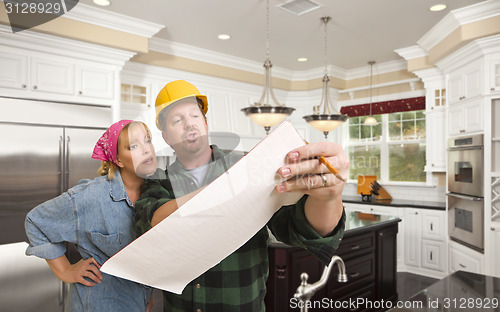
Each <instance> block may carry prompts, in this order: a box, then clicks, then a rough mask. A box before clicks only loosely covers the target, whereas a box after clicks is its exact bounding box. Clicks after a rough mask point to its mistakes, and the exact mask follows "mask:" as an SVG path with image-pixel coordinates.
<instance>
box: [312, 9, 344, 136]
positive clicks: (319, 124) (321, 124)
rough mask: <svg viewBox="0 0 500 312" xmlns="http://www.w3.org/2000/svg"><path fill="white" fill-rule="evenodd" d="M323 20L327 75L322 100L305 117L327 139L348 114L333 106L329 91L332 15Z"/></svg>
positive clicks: (324, 80)
mask: <svg viewBox="0 0 500 312" xmlns="http://www.w3.org/2000/svg"><path fill="white" fill-rule="evenodd" d="M321 20H322V21H323V23H324V24H325V75H324V76H323V93H322V94H321V102H320V103H319V105H318V106H314V108H313V110H314V112H313V114H312V115H307V116H304V117H303V118H304V119H305V120H306V121H307V122H308V123H309V124H310V125H311V126H313V127H314V128H315V129H317V130H319V131H322V132H323V133H324V135H325V139H326V138H327V137H328V133H329V132H330V131H332V130H334V129H336V128H337V127H339V126H340V125H341V124H342V123H343V122H345V121H346V120H347V118H349V117H347V115H342V114H341V113H339V112H338V111H337V110H335V108H334V107H333V104H332V103H330V93H329V92H328V91H329V90H328V82H329V81H330V77H328V67H327V59H328V54H327V28H326V25H327V23H328V21H330V17H329V16H327V17H322V18H321Z"/></svg>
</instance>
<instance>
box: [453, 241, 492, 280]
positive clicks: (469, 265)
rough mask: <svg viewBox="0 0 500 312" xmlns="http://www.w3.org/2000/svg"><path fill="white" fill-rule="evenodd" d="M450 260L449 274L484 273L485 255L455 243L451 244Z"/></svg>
mask: <svg viewBox="0 0 500 312" xmlns="http://www.w3.org/2000/svg"><path fill="white" fill-rule="evenodd" d="M449 259H450V265H449V270H450V272H449V273H453V272H456V271H467V272H472V273H478V274H483V273H484V269H483V266H484V265H483V263H484V255H483V254H481V253H479V252H477V251H475V250H472V249H470V248H467V247H465V246H463V245H461V244H459V243H456V242H454V241H451V242H450V248H449Z"/></svg>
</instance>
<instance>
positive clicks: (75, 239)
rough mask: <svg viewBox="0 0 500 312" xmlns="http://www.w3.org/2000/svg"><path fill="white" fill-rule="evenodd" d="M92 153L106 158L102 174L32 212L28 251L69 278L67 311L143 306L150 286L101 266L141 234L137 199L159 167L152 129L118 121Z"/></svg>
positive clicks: (28, 219)
mask: <svg viewBox="0 0 500 312" xmlns="http://www.w3.org/2000/svg"><path fill="white" fill-rule="evenodd" d="M92 158H94V159H97V160H101V161H102V162H101V167H100V168H99V170H98V173H99V174H100V175H101V176H100V177H98V178H95V179H93V180H82V181H80V182H79V184H78V185H76V186H74V187H73V188H70V189H69V190H68V191H67V192H65V193H63V194H61V195H60V196H58V197H56V198H54V199H52V200H49V201H47V202H45V203H42V204H40V205H39V206H37V207H35V208H34V209H32V210H31V211H30V212H29V213H28V215H27V216H26V222H25V228H26V234H27V235H28V238H29V241H30V244H29V246H28V248H27V250H26V254H27V255H34V256H37V257H40V258H44V259H46V261H47V263H48V264H49V267H50V268H51V269H52V271H53V272H54V274H55V275H56V276H57V277H58V278H59V279H61V280H62V281H64V282H66V283H71V288H70V291H69V294H68V298H67V302H66V307H65V311H103V312H104V311H106V312H112V311H117V312H122V311H140V312H144V311H146V307H147V305H148V301H150V300H149V299H150V297H151V288H149V287H147V286H144V285H140V284H137V283H134V282H131V281H128V280H124V279H120V278H118V277H115V276H111V275H107V274H103V273H101V272H100V271H99V268H100V266H101V265H102V264H103V263H104V262H105V261H106V260H107V259H109V258H110V257H111V256H113V255H114V254H115V253H117V252H118V251H119V250H120V249H122V248H123V247H125V246H126V245H127V244H129V243H130V242H132V241H133V240H134V239H135V237H136V235H135V232H134V224H133V219H132V218H133V215H134V204H135V202H136V200H137V199H138V198H139V196H140V193H141V187H142V185H143V184H144V178H145V177H146V176H147V175H150V174H152V173H153V172H154V171H155V169H156V156H155V151H154V147H153V145H152V143H151V133H150V131H149V129H148V128H147V127H146V125H145V124H143V123H141V122H132V121H131V120H121V121H119V122H117V123H115V124H113V125H112V126H111V127H109V129H108V130H107V131H106V132H105V133H104V134H103V135H102V137H101V138H100V139H99V141H98V142H97V144H96V146H95V148H94V152H93V154H92ZM65 242H71V243H74V244H75V245H76V248H77V250H78V251H79V253H80V254H81V256H82V257H83V259H82V260H80V261H79V262H77V263H75V264H70V262H69V261H68V259H67V258H66V256H65V255H64V253H65V251H66V247H65ZM151 301H152V300H151ZM149 308H150V307H149Z"/></svg>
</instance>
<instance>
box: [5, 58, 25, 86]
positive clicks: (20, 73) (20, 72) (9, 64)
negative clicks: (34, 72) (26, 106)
mask: <svg viewBox="0 0 500 312" xmlns="http://www.w3.org/2000/svg"><path fill="white" fill-rule="evenodd" d="M0 68H1V69H2V70H0V87H4V88H12V89H25V88H27V87H28V57H26V56H23V55H18V54H13V53H7V52H3V51H0Z"/></svg>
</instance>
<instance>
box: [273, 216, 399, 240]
mask: <svg viewBox="0 0 500 312" xmlns="http://www.w3.org/2000/svg"><path fill="white" fill-rule="evenodd" d="M400 221H401V219H399V218H398V217H394V216H383V215H377V214H363V213H358V212H355V211H352V212H347V213H346V222H345V232H344V235H349V234H351V233H352V234H355V232H359V231H365V230H370V229H372V228H373V229H376V228H378V227H381V226H384V225H386V224H388V223H393V222H400ZM269 237H270V241H269V246H271V247H291V246H289V245H287V244H284V243H282V242H280V241H278V240H276V238H275V237H274V236H273V235H272V233H271V231H269Z"/></svg>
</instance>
